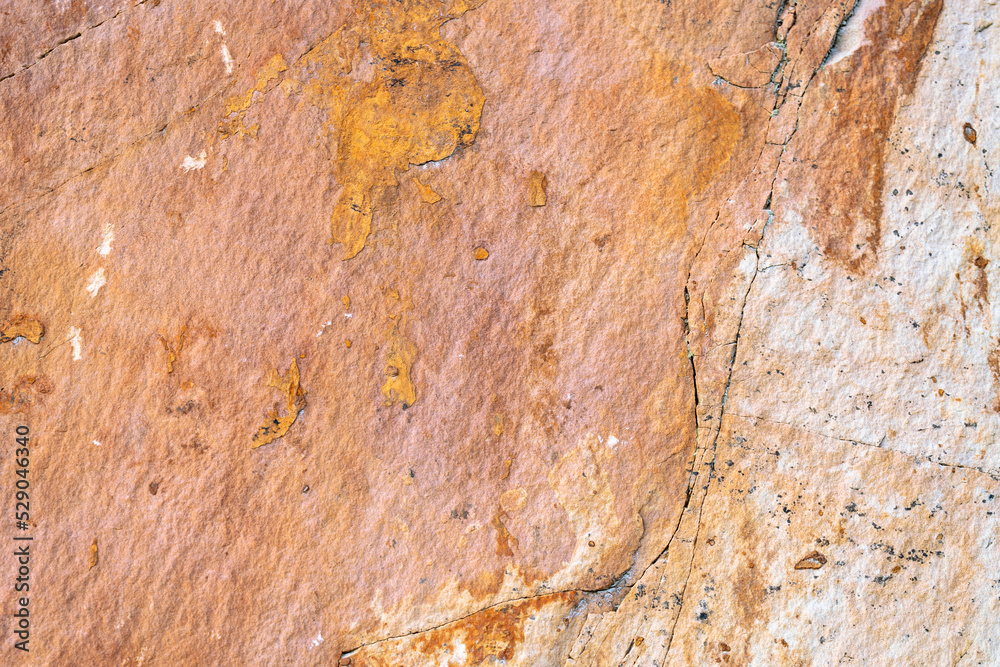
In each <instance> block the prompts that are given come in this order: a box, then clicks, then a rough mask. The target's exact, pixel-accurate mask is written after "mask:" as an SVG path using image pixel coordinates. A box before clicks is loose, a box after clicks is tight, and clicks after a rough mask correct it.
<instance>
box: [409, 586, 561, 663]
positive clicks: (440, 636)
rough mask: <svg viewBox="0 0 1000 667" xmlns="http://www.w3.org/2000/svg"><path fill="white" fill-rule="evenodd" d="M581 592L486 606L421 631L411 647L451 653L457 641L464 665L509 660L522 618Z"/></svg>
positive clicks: (521, 636) (521, 630)
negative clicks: (436, 627)
mask: <svg viewBox="0 0 1000 667" xmlns="http://www.w3.org/2000/svg"><path fill="white" fill-rule="evenodd" d="M580 595H581V594H580V593H577V592H576V591H567V592H563V593H553V594H551V595H543V596H540V597H536V598H531V599H528V600H522V601H520V602H515V603H512V604H506V605H502V606H499V607H494V608H491V609H485V610H483V611H481V612H479V613H477V614H473V615H472V616H469V617H468V618H465V619H462V620H461V621H457V622H455V623H451V624H449V625H446V626H444V627H441V628H438V629H436V630H431V631H429V632H427V633H424V634H423V635H421V636H420V637H419V638H418V639H416V640H415V641H414V648H415V649H416V650H417V651H420V652H421V653H423V654H425V655H428V656H440V655H442V654H445V653H447V654H451V655H454V652H455V647H456V646H458V645H459V644H461V645H463V646H464V648H465V655H466V662H465V664H467V665H480V664H487V663H485V662H484V661H487V660H490V661H491V662H492V661H496V662H497V663H498V664H503V662H502V661H509V660H512V659H513V658H514V655H515V651H516V649H517V647H518V645H519V644H520V643H521V642H522V641H524V622H525V620H526V619H527V618H528V617H529V616H531V615H532V614H534V613H535V612H537V611H539V610H540V609H542V608H543V607H545V606H547V605H550V604H566V605H571V604H573V603H575V602H576V601H577V600H579V598H580Z"/></svg>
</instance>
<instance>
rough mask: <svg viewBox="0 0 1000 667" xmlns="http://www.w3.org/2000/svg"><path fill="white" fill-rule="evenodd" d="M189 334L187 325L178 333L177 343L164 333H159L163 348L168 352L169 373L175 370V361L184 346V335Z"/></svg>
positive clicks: (158, 336)
mask: <svg viewBox="0 0 1000 667" xmlns="http://www.w3.org/2000/svg"><path fill="white" fill-rule="evenodd" d="M185 335H187V327H186V326H183V327H181V332H180V333H179V334H178V335H177V343H176V344H174V343H171V342H170V341H168V340H167V339H166V338H164V337H163V336H162V335H160V334H157V335H156V337H157V338H159V339H160V343H161V344H162V345H163V349H164V350H165V351H166V353H167V373H168V374H169V373H173V372H174V362H175V361H177V357H178V356H179V355H180V353H181V349H182V348H183V347H184V336H185Z"/></svg>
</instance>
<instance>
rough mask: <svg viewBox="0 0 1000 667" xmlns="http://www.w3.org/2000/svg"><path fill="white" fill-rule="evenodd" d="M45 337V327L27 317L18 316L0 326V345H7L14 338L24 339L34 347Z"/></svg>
mask: <svg viewBox="0 0 1000 667" xmlns="http://www.w3.org/2000/svg"><path fill="white" fill-rule="evenodd" d="M44 335H45V326H44V325H42V323H41V322H39V321H38V320H36V319H34V318H32V317H28V316H27V315H18V316H17V317H14V318H11V319H9V320H7V322H5V323H4V324H3V326H0V343H9V342H10V341H12V340H14V339H16V338H21V337H23V338H25V339H27V340H28V341H29V342H31V343H35V344H36V345H37V344H38V343H40V342H41V341H42V336H44Z"/></svg>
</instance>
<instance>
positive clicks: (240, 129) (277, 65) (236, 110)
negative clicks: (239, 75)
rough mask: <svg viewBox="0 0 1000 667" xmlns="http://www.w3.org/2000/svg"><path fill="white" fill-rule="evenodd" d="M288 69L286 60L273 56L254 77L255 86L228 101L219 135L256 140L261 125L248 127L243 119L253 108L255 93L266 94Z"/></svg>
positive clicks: (280, 56)
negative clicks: (246, 137)
mask: <svg viewBox="0 0 1000 667" xmlns="http://www.w3.org/2000/svg"><path fill="white" fill-rule="evenodd" d="M287 69H288V65H287V64H286V63H285V58H284V57H283V56H282V55H281V54H280V53H279V54H276V55H274V56H271V58H270V59H268V61H267V62H266V63H264V64H263V65H262V66H261V67H260V68H259V69H258V70H257V73H256V75H255V77H254V79H255V80H254V85H253V86H252V87H251V88H250V89H249V90H247V91H246V92H245V93H242V94H240V95H234V96H232V97H230V98H229V99H228V100H226V106H225V111H224V115H225V118H224V119H223V121H222V122H221V123H219V133H220V134H221V135H222V138H223V139H227V138H229V137H231V136H233V135H239V136H241V137H242V136H249V137H251V138H256V136H257V131H258V130H259V129H260V125H258V124H256V123H255V124H254V125H252V126H250V127H247V126H246V125H245V124H244V122H243V119H244V117H245V115H246V112H247V111H248V110H249V109H250V107H251V106H253V102H254V99H253V95H254V93H261V94H264V93H266V92H267V91H268V90H270V88H271V85H272V84H271V82H272V81H275V80H276V79H278V78H279V77H280V75H281V73H282V72H284V71H286V70H287Z"/></svg>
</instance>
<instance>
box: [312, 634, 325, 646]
mask: <svg viewBox="0 0 1000 667" xmlns="http://www.w3.org/2000/svg"><path fill="white" fill-rule="evenodd" d="M322 643H323V632H322V631H320V633H319V634H318V635H316V639H314V640H313V641H312V648H316V647H317V646H319V645H320V644H322Z"/></svg>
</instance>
